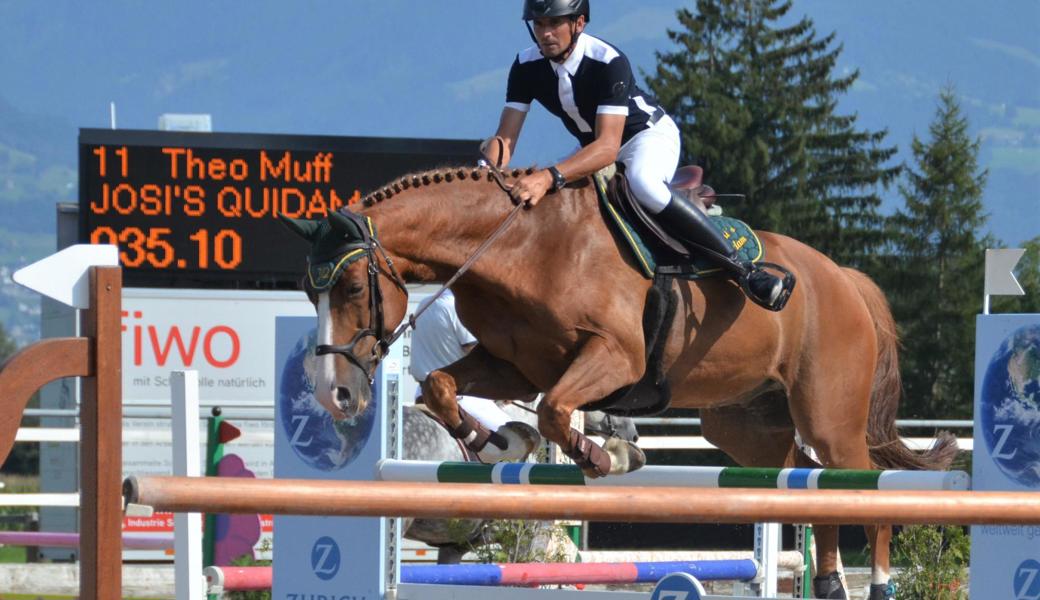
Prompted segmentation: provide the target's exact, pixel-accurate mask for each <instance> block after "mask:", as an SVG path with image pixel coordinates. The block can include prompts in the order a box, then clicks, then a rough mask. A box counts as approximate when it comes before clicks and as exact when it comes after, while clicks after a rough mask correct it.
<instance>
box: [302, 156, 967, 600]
mask: <svg viewBox="0 0 1040 600" xmlns="http://www.w3.org/2000/svg"><path fill="white" fill-rule="evenodd" d="M518 173H519V172H518V171H514V172H513V173H512V175H511V176H512V177H516V176H517V175H518ZM501 183H502V181H501V180H499V181H498V183H496V181H495V177H492V173H491V172H490V171H489V170H488V169H486V168H482V169H472V168H465V169H462V168H460V169H448V170H440V171H431V172H426V173H418V174H414V175H409V176H406V177H404V178H403V179H401V180H398V181H395V182H393V183H391V184H390V186H388V187H386V188H384V189H382V190H380V191H378V192H376V193H374V194H372V195H370V196H369V197H367V198H366V199H365V201H364V203H363V208H361V209H360V211H359V212H358V214H356V215H355V214H346V215H345V214H344V213H340V214H336V215H330V217H329V219H328V220H327V221H294V222H292V223H290V226H291V227H292V228H293V229H295V230H296V231H297V233H300V234H301V235H304V236H305V237H307V238H308V239H310V240H311V241H312V242H314V243H315V247H314V248H315V249H314V251H313V252H312V255H311V274H310V276H309V277H310V280H311V282H310V285H305V287H309V288H310V289H309V294H310V296H311V299H312V301H313V302H314V303H315V305H316V306H317V309H318V313H319V335H320V336H321V337H322V339H323V340H324V341H322V342H319V343H322V344H326V350H325V353H326V354H325V361H323V362H324V364H325V371H324V374H322V373H319V374H318V378H319V381H318V382H317V385H316V390H317V391H316V393H317V394H318V399H319V401H320V402H321V403H322V404H323V405H324V406H325V408H326V409H327V410H329V411H330V412H331V413H332V415H333V416H334V417H337V418H344V417H347V416H349V415H352V414H355V413H357V412H358V411H360V410H363V409H364V405H365V404H366V403H367V401H368V400H369V399H370V394H371V390H370V386H369V378H370V376H371V374H372V372H374V369H375V366H376V363H377V362H378V361H379V359H380V358H381V357H382V352H383V349H384V348H382V344H383V343H385V342H386V341H388V337H389V336H388V333H387V332H388V331H391V330H392V329H393V328H394V327H396V326H397V325H398V324H399V323H401V322H402V321H403V319H404V317H405V311H406V307H407V290H406V288H405V286H404V282H445V281H448V280H449V278H451V277H452V276H453V274H455V273H456V272H457V270H458V269H459V268H460V266H461V265H463V264H464V263H465V262H466V261H467V259H468V258H469V257H470V256H471V255H473V254H474V252H475V250H476V249H477V248H478V247H479V246H480V245H481V244H482V242H484V241H485V240H486V239H487V238H488V237H489V236H491V235H492V233H493V232H495V231H496V230H497V229H498V227H499V225H500V224H501V223H502V222H503V221H504V219H505V218H506V217H507V215H509V214H510V211H511V210H512V209H513V208H514V207H513V204H512V203H511V201H510V199H509V197H508V196H507V194H506V193H504V192H503V190H502V185H500V184H501ZM359 223H364V224H366V225H367V229H368V231H365V232H359V226H358V224H359ZM758 235H759V238H760V240H761V241H762V243H763V244H764V246H765V248H766V253H767V259H768V260H770V261H772V262H776V263H780V264H783V265H785V266H786V267H787V268H789V269H790V270H791V271H792V272H794V273H795V274H796V275H797V278H798V288H797V290H796V291H795V293H794V294H793V295H792V296H791V299H790V302H789V303H788V305H787V307H786V308H785V309H784V310H782V311H780V312H770V311H768V310H765V309H762V308H760V307H758V306H756V305H755V304H753V303H751V302H749V301H747V300H746V298H745V296H744V294H743V293H742V292H741V290H740V289H739V288H738V287H737V285H736V284H734V283H733V282H732V281H731V280H728V279H722V278H711V279H703V280H699V281H695V282H690V281H678V282H675V283H674V284H673V289H674V290H675V291H676V292H677V293H678V310H677V311H676V314H675V318H674V321H673V322H672V323H671V327H670V332H669V336H668V338H667V343H666V345H665V347H664V353H663V364H664V373H665V374H666V377H667V380H668V383H669V384H670V387H671V390H672V399H671V406H672V407H675V408H697V409H700V415H701V419H702V425H701V427H702V431H703V434H704V436H705V437H706V438H707V439H708V440H710V441H711V442H712V443H713V444H715V445H716V446H718V447H719V448H720V449H722V450H723V451H725V452H726V453H727V454H728V455H729V456H731V457H732V458H733V460H735V461H736V462H737V463H739V464H741V465H745V466H753V467H793V466H816V463H814V462H813V461H811V460H810V459H809V458H808V456H807V455H806V454H805V453H803V452H802V451H801V447H800V445H799V444H798V443H797V442H796V432H797V434H798V435H799V436H800V439H801V441H802V442H803V443H804V444H805V445H808V446H811V448H812V449H813V450H815V453H816V456H817V458H818V460H819V464H820V465H822V466H825V467H835V468H850V469H870V468H904V469H906V468H909V469H942V468H946V467H947V466H948V465H949V462H950V461H951V460H952V457H953V454H954V453H955V451H956V441H955V440H954V439H953V438H952V437H950V436H948V434H947V435H946V436H943V437H941V438H940V439H939V440H937V443H936V444H935V446H934V447H933V448H932V450H930V451H928V452H926V453H923V454H915V453H913V452H912V451H910V450H909V449H908V448H907V447H906V446H904V445H903V443H902V442H901V441H900V439H899V437H898V435H897V432H896V427H895V416H896V409H897V405H898V402H899V398H900V392H901V385H900V376H899V368H898V360H897V339H896V331H895V323H894V322H893V319H892V315H891V313H890V311H889V307H888V304H887V302H886V300H885V298H884V296H883V294H882V292H881V290H880V289H879V288H878V287H877V286H876V285H875V284H874V283H873V282H872V281H871V280H870V279H869V278H868V277H867V276H866V275H864V274H862V273H860V272H858V271H855V270H852V269H848V268H842V267H839V266H838V265H837V264H835V263H834V262H832V261H831V260H830V259H829V258H827V257H826V256H824V255H822V254H820V253H819V252H817V251H816V250H813V249H812V248H810V247H808V246H806V245H805V244H802V243H800V242H798V241H796V240H794V239H791V238H788V237H785V236H783V235H779V234H775V233H768V232H761V233H759V234H758ZM388 259H389V261H388ZM322 261H328V263H327V264H328V267H327V268H326V269H325V271H324V272H321V273H318V277H319V278H321V277H326V278H328V279H327V280H326V281H325V283H324V287H323V285H315V280H314V277H315V266H316V265H315V263H316V262H322ZM330 270H331V271H330ZM319 271H320V269H319ZM329 277H331V278H329ZM402 280H403V281H402ZM319 283H320V282H319ZM650 286H651V282H650V281H649V280H648V279H646V278H644V277H643V275H641V274H640V272H639V271H638V270H637V269H636V267H635V263H634V259H633V258H632V257H631V256H630V254H629V251H628V250H627V248H624V247H622V246H621V245H619V243H618V242H617V240H616V239H615V237H614V235H613V234H612V232H611V231H610V230H609V229H608V226H607V224H606V223H605V221H604V219H603V218H602V216H601V213H600V207H599V204H598V199H597V195H596V191H595V188H594V187H593V186H592V185H591V184H590V182H589V181H588V180H586V181H585V182H579V183H578V184H575V185H571V186H568V187H567V188H565V189H563V190H561V191H559V192H557V193H555V194H553V195H550V196H548V197H547V198H545V199H544V200H543V201H542V202H541V203H540V204H539V205H538V206H537V207H536V208H534V209H533V210H522V211H521V212H520V213H519V215H518V218H516V219H515V220H514V221H513V222H512V223H511V224H510V225H509V226H508V227H507V228H506V229H504V230H503V231H502V232H501V237H500V238H498V239H497V240H495V241H494V243H493V244H491V245H490V246H488V247H487V249H486V252H484V253H483V254H482V255H481V256H479V258H478V259H477V260H476V261H475V262H474V263H473V264H472V268H470V269H469V270H468V271H467V272H466V273H465V274H464V275H463V276H462V277H461V278H459V279H458V280H457V282H456V283H454V284H453V285H452V290H453V291H454V293H455V298H456V307H457V310H458V315H459V318H460V319H461V320H462V322H463V324H465V326H466V327H467V328H468V329H469V330H470V331H471V332H473V334H474V335H475V336H476V338H477V339H478V340H479V344H478V346H477V347H476V348H475V349H474V350H473V351H471V352H470V353H469V354H468V355H466V356H465V357H464V358H462V359H461V360H459V361H458V362H456V363H454V364H452V365H450V366H448V367H446V368H444V369H442V370H440V371H435V372H433V373H431V374H430V375H429V377H428V378H427V380H426V382H425V383H424V386H423V393H424V396H425V400H426V402H427V403H428V404H429V406H430V407H431V408H433V409H434V410H435V411H436V412H437V414H438V415H439V416H440V417H441V418H442V419H444V421H445V422H447V423H448V424H449V425H451V426H452V427H456V426H459V425H460V424H461V417H460V414H459V411H458V408H457V406H456V403H455V396H456V394H466V395H473V396H480V397H486V398H491V399H503V398H520V397H524V396H528V395H530V394H532V393H535V392H543V393H544V394H545V396H544V399H543V401H542V403H541V404H540V405H539V407H538V428H539V430H540V432H541V434H542V435H544V436H545V437H546V438H548V439H549V440H551V441H552V442H554V443H556V444H559V445H560V446H561V448H563V449H564V451H565V452H569V453H575V452H577V453H579V454H580V451H581V446H582V445H583V444H587V443H588V440H587V438H584V436H581V434H580V433H578V432H575V431H573V430H572V429H571V427H570V417H571V413H572V412H573V411H574V410H575V409H579V408H581V407H582V406H584V405H588V404H589V403H592V402H595V401H597V400H600V399H602V398H604V397H606V396H608V395H609V394H611V393H612V392H614V391H616V390H618V389H620V388H622V387H625V386H628V385H630V384H633V383H635V382H637V381H638V380H639V379H640V378H641V377H642V376H643V374H644V371H645V370H646V367H647V365H646V348H645V341H644V334H643V323H642V317H643V311H644V306H645V304H646V301H647V292H648V290H649V288H650ZM315 287H316V288H317V289H315ZM503 429H504V428H503ZM575 434H577V436H576V435H575ZM611 450H612V451H611V453H610V454H609V456H610V461H613V462H612V463H611V464H610V468H609V470H610V471H611V472H618V471H623V470H625V469H627V468H632V467H638V461H637V462H636V463H635V464H629V463H628V462H627V461H629V460H631V459H633V456H632V454H631V453H628V455H627V456H626V449H624V448H623V447H622V448H621V449H620V451H619V448H617V447H614V448H612V449H611ZM585 455H586V457H587V456H588V452H587V449H586V454H585ZM585 466H586V471H589V469H588V467H589V465H587V464H586V465H585ZM867 532H868V538H869V539H870V546H871V553H872V562H873V569H874V579H873V581H874V582H875V584H877V585H875V586H872V587H873V588H874V589H872V590H871V591H872V597H884V596H883V595H881V594H883V592H881V591H880V590H883V588H884V585H885V584H886V582H887V580H888V567H889V556H888V554H889V539H890V537H891V528H890V527H873V526H872V527H868V528H867ZM815 533H816V536H817V547H818V549H819V553H818V561H817V573H818V574H820V575H821V576H822V577H823V579H820V578H818V580H817V581H816V582H814V583H815V585H816V587H817V590H816V593H817V597H833V598H844V597H845V594H844V591H843V590H842V589H840V583H837V584H836V583H834V582H835V580H836V575H835V571H836V569H837V567H836V563H837V547H838V546H837V533H838V532H837V528H836V527H827V526H824V527H817V528H816V529H815ZM828 578H829V579H828ZM835 586H837V589H829V588H834V587H835Z"/></svg>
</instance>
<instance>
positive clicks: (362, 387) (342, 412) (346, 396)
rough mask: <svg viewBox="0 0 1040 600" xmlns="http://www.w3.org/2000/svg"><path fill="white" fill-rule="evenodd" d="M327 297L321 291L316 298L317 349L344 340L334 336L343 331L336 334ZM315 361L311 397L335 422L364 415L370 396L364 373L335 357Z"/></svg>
mask: <svg viewBox="0 0 1040 600" xmlns="http://www.w3.org/2000/svg"><path fill="white" fill-rule="evenodd" d="M330 296H331V295H330V293H329V292H323V293H321V294H318V298H317V309H318V340H317V343H318V345H319V346H321V345H336V344H343V343H344V341H345V340H343V339H341V336H337V333H339V334H342V333H343V332H342V331H337V327H336V323H337V318H336V314H335V312H336V311H334V310H333V309H332V299H331V297H330ZM340 329H345V328H343V327H341V328H340ZM347 339H350V338H349V337H347ZM317 359H318V363H317V369H316V371H315V381H314V395H315V396H316V397H317V399H318V403H319V404H321V405H322V406H323V407H324V408H325V410H327V411H329V414H330V415H332V418H333V419H335V420H337V421H342V420H344V419H351V418H354V417H357V416H358V415H360V414H361V413H363V412H365V409H366V408H367V407H368V402H369V400H370V398H371V395H372V390H371V387H370V385H369V381H368V376H367V374H365V373H364V372H363V371H362V370H361V369H359V368H358V367H356V366H355V365H353V364H351V363H349V362H348V361H347V360H345V359H344V358H342V357H337V355H336V354H325V355H322V356H318V357H317Z"/></svg>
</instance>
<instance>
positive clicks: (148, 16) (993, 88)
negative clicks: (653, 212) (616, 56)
mask: <svg viewBox="0 0 1040 600" xmlns="http://www.w3.org/2000/svg"><path fill="white" fill-rule="evenodd" d="M692 5H693V3H692V2H688V1H687V2H683V1H679V0H641V1H640V2H639V3H633V2H630V1H628V0H596V1H595V2H594V3H593V19H592V23H591V24H590V27H589V32H590V33H592V34H593V35H597V36H600V37H602V38H604V39H606V40H608V41H610V42H612V43H615V44H616V45H618V46H619V47H620V48H622V49H623V50H624V51H625V52H626V54H628V56H629V58H630V59H631V61H632V62H633V64H634V65H635V66H636V67H637V68H638V69H641V70H642V71H644V72H652V71H653V70H654V67H655V58H654V53H655V51H663V50H668V49H671V48H672V44H671V42H669V41H668V39H667V37H666V34H665V30H666V29H668V28H674V27H675V26H676V19H675V10H676V9H677V8H678V7H692ZM519 12H520V3H519V2H518V1H517V2H487V1H486V0H460V1H457V2H452V3H443V2H414V1H408V0H388V1H386V2H380V3H362V4H359V3H342V2H333V1H330V0H317V1H315V2H308V3H306V4H296V3H293V4H287V3H283V2H275V1H274V0H256V1H251V2H245V1H241V0H235V1H228V2H220V3H204V2H200V1H197V0H191V1H185V2H178V3H141V2H133V1H130V0H119V1H104V2H91V3H82V2H73V1H71V0H57V1H55V2H48V3H37V2H18V1H10V0H9V1H6V2H5V1H3V0H0V57H2V58H0V279H2V281H3V284H2V287H0V322H3V323H4V324H5V325H6V326H7V328H8V329H9V330H11V331H13V332H14V333H15V337H16V339H17V340H18V341H19V342H21V343H24V342H26V341H29V340H31V339H33V338H34V337H35V336H36V328H37V326H38V318H36V317H35V312H36V311H38V308H36V307H37V306H38V303H37V302H36V300H35V296H34V295H33V294H29V293H22V292H21V291H20V290H18V289H17V286H14V285H13V284H12V283H10V278H9V273H10V271H11V269H12V268H14V267H17V266H22V265H24V264H26V263H28V262H31V261H32V260H36V259H38V258H41V257H42V256H45V255H46V254H49V253H51V252H52V251H53V250H54V238H53V235H54V214H55V209H54V204H55V203H56V202H74V201H76V199H77V192H76V184H77V174H76V160H77V159H76V136H77V131H78V128H80V127H108V126H109V103H110V102H114V103H115V105H116V108H117V122H118V126H119V127H122V128H136V129H153V128H155V126H156V123H157V119H158V116H159V115H160V114H163V113H209V114H212V115H213V121H214V128H215V129H216V130H218V131H242V132H269V133H297V134H322V135H370V136H402V137H440V138H469V139H473V138H482V137H486V136H487V135H489V134H490V133H492V132H493V130H494V128H495V125H496V124H497V122H498V115H499V112H500V111H501V107H502V102H503V98H504V87H505V77H506V73H507V71H508V67H509V64H510V63H511V62H512V59H513V57H514V55H515V53H516V52H517V50H519V49H521V48H523V47H526V46H528V45H530V43H531V42H530V39H529V38H528V35H527V32H526V30H525V29H524V27H523V25H522V23H521V21H520V19H519ZM803 14H808V15H809V16H810V18H812V19H813V21H814V22H815V25H816V30H817V32H818V34H819V35H821V36H822V35H826V34H828V33H830V32H832V31H834V32H836V34H837V35H836V42H837V43H839V44H842V45H843V48H844V51H843V53H842V55H841V59H840V60H839V63H838V69H839V72H847V71H851V70H854V69H858V70H859V72H860V79H859V81H858V82H857V84H856V86H855V87H854V88H853V90H852V91H851V92H850V93H849V94H848V95H847V97H845V98H844V99H843V100H842V103H841V106H840V110H841V111H842V112H844V113H855V114H856V115H858V118H859V121H858V123H859V125H860V126H861V127H863V128H867V129H871V130H877V129H887V130H888V132H889V138H888V143H890V144H896V145H898V147H899V149H900V154H899V158H898V160H899V161H904V160H910V154H909V143H910V140H911V138H912V136H913V135H914V134H915V133H916V134H917V135H918V136H921V137H924V138H927V135H928V125H929V123H930V122H931V120H932V117H933V115H934V111H935V107H936V102H937V98H938V92H939V89H940V88H941V87H943V86H945V85H947V84H952V85H953V86H954V87H955V89H956V91H957V94H958V99H959V100H960V102H961V103H962V105H963V107H964V110H965V114H966V115H967V116H968V118H969V121H970V124H971V126H972V129H973V132H974V135H978V136H980V137H981V138H982V140H983V144H982V153H981V156H980V160H981V163H982V165H983V166H985V167H986V168H988V169H989V171H990V176H989V181H988V185H987V188H986V194H985V198H984V201H985V205H986V208H987V210H988V211H989V213H990V229H991V231H992V232H993V233H994V234H995V236H996V237H997V238H998V239H1000V240H1001V241H1003V242H1004V243H1005V244H1007V245H1009V246H1015V245H1018V244H1021V243H1022V242H1023V241H1025V240H1027V239H1031V238H1033V237H1035V236H1037V235H1038V234H1040V35H1038V34H1040V3H1038V2H1035V1H1033V0H1020V1H1005V0H997V1H994V2H988V3H985V4H984V5H980V4H979V3H977V2H975V1H973V0H949V1H947V2H943V3H932V2H903V1H896V0H885V1H879V2H873V3H861V2H857V3H849V2H830V1H827V0H796V2H795V4H794V8H793V10H792V11H791V15H790V20H791V21H793V20H794V19H796V18H799V17H800V16H801V15H803ZM573 144H574V142H573V140H571V139H569V138H568V137H567V136H566V135H564V134H563V133H562V128H560V127H559V125H558V123H557V122H555V121H554V119H552V118H550V117H549V116H548V115H547V114H546V113H545V111H544V110H542V109H540V108H536V109H534V110H532V112H531V114H530V115H529V117H528V123H527V124H526V125H525V132H524V137H523V138H522V139H521V142H520V146H519V148H518V151H517V158H516V162H517V163H518V164H530V163H533V162H537V163H540V164H547V163H550V162H551V161H554V160H556V159H557V158H559V157H561V156H563V155H565V154H567V153H568V152H569V151H570V150H571V149H572V148H573ZM709 178H710V174H709ZM724 191H738V190H724ZM886 199H887V200H886V206H887V208H888V209H890V210H891V209H893V208H894V207H896V206H898V205H899V203H900V200H899V197H898V194H897V193H896V190H894V189H893V190H890V191H889V192H888V193H887V195H886ZM980 293H981V290H980Z"/></svg>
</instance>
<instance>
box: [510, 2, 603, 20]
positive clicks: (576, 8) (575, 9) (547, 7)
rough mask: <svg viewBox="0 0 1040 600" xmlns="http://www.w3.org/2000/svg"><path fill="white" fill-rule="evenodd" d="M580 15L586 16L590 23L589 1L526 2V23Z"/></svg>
mask: <svg viewBox="0 0 1040 600" xmlns="http://www.w3.org/2000/svg"><path fill="white" fill-rule="evenodd" d="M578 15H585V22H586V23H588V22H589V0H524V17H523V18H524V20H525V21H533V20H534V19H537V18H538V17H566V16H574V17H577V16H578Z"/></svg>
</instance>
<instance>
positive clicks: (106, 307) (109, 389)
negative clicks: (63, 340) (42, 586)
mask: <svg viewBox="0 0 1040 600" xmlns="http://www.w3.org/2000/svg"><path fill="white" fill-rule="evenodd" d="M122 294H123V278H122V271H121V270H120V269H119V267H95V268H93V269H91V271H90V308H89V309H87V310H85V311H83V313H82V322H81V327H82V331H83V336H84V337H86V338H89V339H92V340H93V344H91V349H92V350H93V352H92V361H91V362H92V363H93V367H94V368H93V369H92V371H93V376H92V377H90V378H88V379H87V380H85V381H84V382H83V396H82V400H81V403H80V445H79V452H80V457H79V460H80V563H79V586H80V598H81V599H82V600H119V599H120V598H121V597H122V563H123V561H122V552H123V548H122V523H123V505H122V498H121V497H120V492H119V490H120V480H121V479H122V472H123V387H122V386H123V369H122V360H123V352H122V335H121V330H120V320H121V311H122V309H121V306H122Z"/></svg>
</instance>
